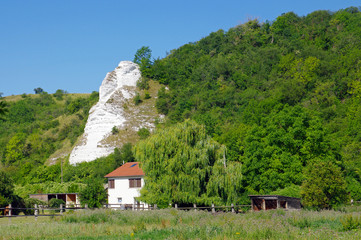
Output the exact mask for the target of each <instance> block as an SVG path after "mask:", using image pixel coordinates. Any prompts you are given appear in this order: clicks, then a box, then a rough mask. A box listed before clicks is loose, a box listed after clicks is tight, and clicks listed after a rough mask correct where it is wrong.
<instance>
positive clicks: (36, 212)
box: [34, 204, 39, 220]
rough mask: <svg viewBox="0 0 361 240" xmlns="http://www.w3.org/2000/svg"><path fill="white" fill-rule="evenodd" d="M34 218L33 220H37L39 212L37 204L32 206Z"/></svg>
mask: <svg viewBox="0 0 361 240" xmlns="http://www.w3.org/2000/svg"><path fill="white" fill-rule="evenodd" d="M34 208H35V210H34V216H35V220H38V214H39V210H38V204H35V205H34Z"/></svg>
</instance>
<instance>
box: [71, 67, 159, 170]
mask: <svg viewBox="0 0 361 240" xmlns="http://www.w3.org/2000/svg"><path fill="white" fill-rule="evenodd" d="M140 77H141V73H140V70H139V66H138V65H137V64H135V63H133V62H130V61H122V62H120V63H119V65H118V67H116V68H115V70H114V71H112V72H109V73H108V74H107V75H106V76H105V78H104V80H103V82H102V84H101V86H100V89H99V102H98V103H97V104H96V105H94V106H93V107H92V108H91V109H90V112H89V118H88V121H87V123H86V126H85V129H84V134H83V136H82V137H81V139H79V140H78V143H77V144H76V146H75V147H74V148H73V150H72V152H71V154H70V158H69V162H70V164H76V163H79V162H84V161H86V162H89V161H92V160H95V159H96V158H99V157H103V156H107V155H109V154H110V153H112V152H113V151H114V148H115V145H114V144H109V143H106V142H104V139H106V138H107V137H108V136H109V135H111V134H112V128H113V127H117V128H122V126H123V125H124V124H125V122H126V121H127V115H129V114H125V110H124V106H125V105H126V104H127V103H129V100H130V99H131V98H133V97H134V96H135V94H136V83H137V81H138V79H139V78H140ZM144 124H148V126H149V125H152V124H151V123H149V122H148V123H144ZM133 127H134V128H139V127H141V124H138V126H133ZM135 130H137V129H135Z"/></svg>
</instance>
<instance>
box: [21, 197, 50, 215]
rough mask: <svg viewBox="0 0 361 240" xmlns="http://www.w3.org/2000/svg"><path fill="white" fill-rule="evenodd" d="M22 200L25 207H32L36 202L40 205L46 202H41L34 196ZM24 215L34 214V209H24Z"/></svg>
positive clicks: (44, 204)
mask: <svg viewBox="0 0 361 240" xmlns="http://www.w3.org/2000/svg"><path fill="white" fill-rule="evenodd" d="M24 202H25V207H26V208H34V207H35V204H37V205H38V206H39V205H41V206H46V205H47V203H46V202H43V201H41V200H39V199H36V198H27V199H24ZM24 213H25V215H34V209H28V210H25V211H24Z"/></svg>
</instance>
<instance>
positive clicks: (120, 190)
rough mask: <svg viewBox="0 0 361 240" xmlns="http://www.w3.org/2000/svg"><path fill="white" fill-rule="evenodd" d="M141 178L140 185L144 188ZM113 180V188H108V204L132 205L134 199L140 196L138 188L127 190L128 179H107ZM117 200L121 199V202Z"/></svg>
mask: <svg viewBox="0 0 361 240" xmlns="http://www.w3.org/2000/svg"><path fill="white" fill-rule="evenodd" d="M131 178H141V185H142V187H143V186H144V179H143V177H131ZM111 179H114V188H108V204H134V203H135V202H134V198H135V197H139V196H140V189H141V187H140V188H129V178H109V179H108V180H111ZM118 198H122V202H121V203H119V202H118ZM145 207H146V206H145Z"/></svg>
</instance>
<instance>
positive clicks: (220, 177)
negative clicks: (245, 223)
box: [135, 121, 241, 207]
mask: <svg viewBox="0 0 361 240" xmlns="http://www.w3.org/2000/svg"><path fill="white" fill-rule="evenodd" d="M225 151H226V149H225V148H224V146H221V145H220V144H219V143H217V142H216V141H214V140H212V139H211V138H210V137H209V136H207V134H206V132H205V129H204V127H202V126H200V125H198V124H197V123H195V122H194V121H185V122H184V123H179V124H176V125H175V126H172V127H169V128H166V129H162V130H159V131H157V132H156V133H155V134H153V135H152V136H150V137H149V138H147V139H146V140H143V141H141V142H139V143H138V144H137V146H136V148H135V157H136V159H137V160H139V161H140V162H141V166H140V167H141V168H142V169H143V170H144V172H145V173H146V176H145V182H146V184H145V186H144V187H143V188H142V190H141V193H142V198H141V200H142V201H144V202H147V203H151V204H155V203H156V204H158V206H161V207H166V206H168V205H169V204H174V203H177V204H179V205H187V204H191V203H197V204H203V205H208V206H209V205H210V204H212V203H218V204H221V203H227V202H228V203H231V202H233V201H237V200H238V199H237V194H236V192H235V190H236V189H237V188H235V187H234V185H235V184H240V182H241V181H240V180H241V176H240V174H239V173H238V172H237V171H238V170H240V169H237V167H235V166H234V165H233V164H232V163H230V164H229V163H228V162H227V161H226V159H225V154H226V153H225Z"/></svg>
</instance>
